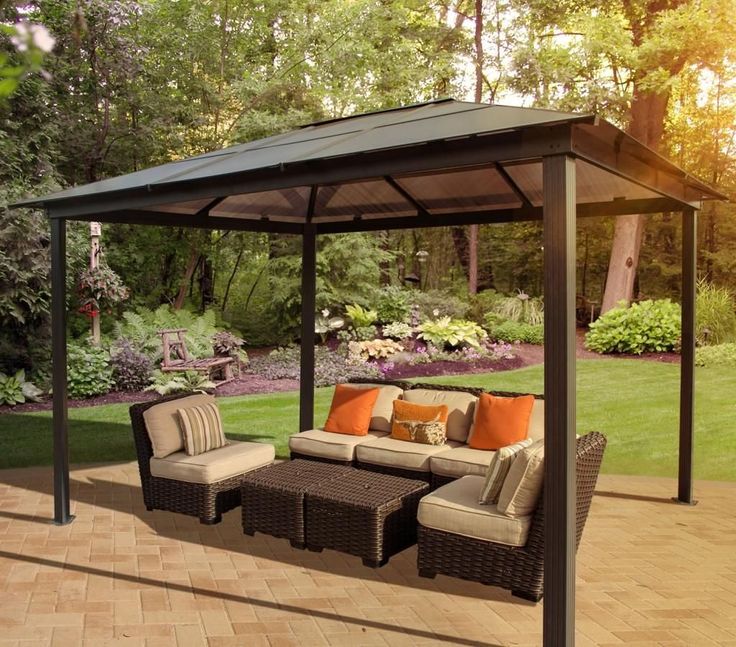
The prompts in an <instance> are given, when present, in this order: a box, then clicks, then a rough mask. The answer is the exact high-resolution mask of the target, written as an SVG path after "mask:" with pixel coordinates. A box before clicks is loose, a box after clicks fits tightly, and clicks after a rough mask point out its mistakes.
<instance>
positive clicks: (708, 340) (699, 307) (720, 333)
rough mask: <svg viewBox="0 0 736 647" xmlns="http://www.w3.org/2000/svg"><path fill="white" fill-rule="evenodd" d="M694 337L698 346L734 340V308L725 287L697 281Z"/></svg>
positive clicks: (735, 331)
mask: <svg viewBox="0 0 736 647" xmlns="http://www.w3.org/2000/svg"><path fill="white" fill-rule="evenodd" d="M695 317H696V323H695V339H696V341H697V343H698V345H699V346H705V345H709V344H725V343H729V342H734V341H736V310H734V300H733V295H732V294H731V292H730V291H729V290H728V289H727V288H723V287H718V286H716V285H713V284H712V283H708V282H707V281H703V280H701V281H698V290H697V294H696V300H695Z"/></svg>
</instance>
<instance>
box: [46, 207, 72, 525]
mask: <svg viewBox="0 0 736 647" xmlns="http://www.w3.org/2000/svg"><path fill="white" fill-rule="evenodd" d="M51 362H52V370H53V382H52V386H53V390H54V396H53V398H54V404H53V424H52V427H53V435H54V523H55V524H56V525H58V526H63V525H66V524H68V523H70V522H71V521H73V520H74V515H72V514H71V513H70V507H69V433H68V432H69V420H68V411H67V392H66V377H67V376H66V372H67V370H66V221H65V220H63V219H61V218H51Z"/></svg>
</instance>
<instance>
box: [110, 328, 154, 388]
mask: <svg viewBox="0 0 736 647" xmlns="http://www.w3.org/2000/svg"><path fill="white" fill-rule="evenodd" d="M110 364H111V366H112V379H113V380H114V381H115V388H116V389H117V390H118V391H142V390H143V389H145V388H146V387H147V386H148V384H149V383H150V382H151V376H152V375H153V363H152V362H151V360H150V359H148V357H146V356H145V355H144V354H143V353H140V352H138V351H137V350H136V349H135V348H133V347H132V346H131V345H130V342H129V341H128V340H127V339H121V340H120V341H119V342H117V343H116V344H115V346H114V347H113V350H112V352H111V353H110Z"/></svg>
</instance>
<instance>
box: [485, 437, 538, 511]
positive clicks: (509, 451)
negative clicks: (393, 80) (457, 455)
mask: <svg viewBox="0 0 736 647" xmlns="http://www.w3.org/2000/svg"><path fill="white" fill-rule="evenodd" d="M532 442H533V441H532V439H531V438H526V439H525V440H521V441H519V442H518V443H514V444H513V445H507V446H506V447H501V448H500V449H497V450H496V453H495V454H494V455H493V458H491V462H490V464H489V465H488V471H487V472H486V480H485V483H483V487H482V488H481V489H480V496H479V497H478V503H480V504H482V505H490V504H491V503H498V495H499V494H501V488H502V487H503V482H504V480H506V476H507V474H508V473H509V470H510V469H511V463H513V462H514V458H516V454H517V453H518V452H520V451H521V450H522V449H524V448H525V447H529V445H531V444H532Z"/></svg>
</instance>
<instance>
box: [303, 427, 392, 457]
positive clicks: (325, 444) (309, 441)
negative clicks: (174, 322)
mask: <svg viewBox="0 0 736 647" xmlns="http://www.w3.org/2000/svg"><path fill="white" fill-rule="evenodd" d="M385 435H386V434H385V433H384V432H382V431H369V432H368V435H367V436H352V435H350V434H335V433H332V432H330V431H324V430H323V429H311V430H310V431H303V432H301V433H299V434H294V435H293V436H290V437H289V449H290V450H291V451H293V452H297V453H298V454H306V455H307V456H318V457H320V458H329V459H330V460H334V461H352V460H354V459H355V448H356V447H357V446H358V445H362V444H363V443H370V442H373V441H375V440H377V439H379V438H383V437H384V436H385Z"/></svg>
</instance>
